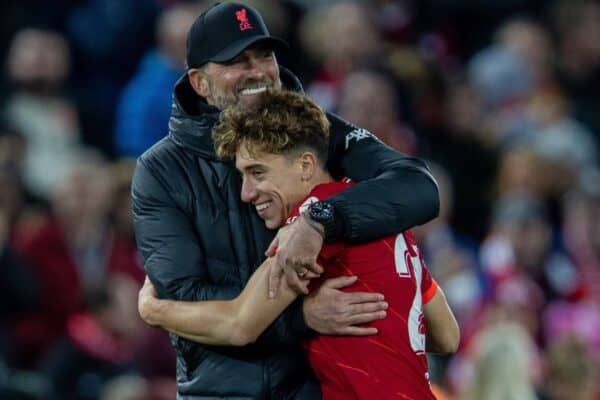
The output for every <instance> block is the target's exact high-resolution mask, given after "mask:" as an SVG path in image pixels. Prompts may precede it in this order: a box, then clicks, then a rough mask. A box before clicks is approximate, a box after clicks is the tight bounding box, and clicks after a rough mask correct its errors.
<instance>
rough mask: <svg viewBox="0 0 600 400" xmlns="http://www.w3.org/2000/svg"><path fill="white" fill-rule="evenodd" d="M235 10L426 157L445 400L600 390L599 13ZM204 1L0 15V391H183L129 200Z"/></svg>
mask: <svg viewBox="0 0 600 400" xmlns="http://www.w3.org/2000/svg"><path fill="white" fill-rule="evenodd" d="M242 2H245V3H247V4H250V5H252V6H254V7H256V8H257V9H258V10H259V11H261V13H262V14H263V16H264V18H265V20H266V22H267V25H268V26H269V28H270V30H271V33H272V34H274V35H277V36H280V37H283V38H285V39H286V40H287V41H288V42H289V43H290V44H291V48H292V51H290V52H289V53H287V54H281V55H279V57H278V58H279V61H280V63H281V64H282V65H284V66H286V67H288V68H290V69H291V70H292V71H294V72H295V73H296V74H297V75H298V76H299V77H300V79H301V81H302V82H303V84H304V87H305V90H306V92H307V93H308V94H309V95H310V96H311V97H312V98H313V99H315V100H316V101H317V102H318V103H319V104H320V105H321V106H322V107H323V108H324V109H326V110H328V111H334V112H336V113H338V114H340V115H341V116H342V117H343V118H345V119H347V120H349V121H351V122H353V123H355V124H357V125H359V126H361V127H363V128H366V129H368V130H370V131H371V132H373V133H374V134H376V135H377V136H378V137H379V138H380V139H381V140H382V141H383V142H385V143H387V144H388V145H389V146H391V147H393V148H395V149H397V150H399V151H401V152H404V153H407V154H411V155H415V156H418V157H421V158H424V159H426V160H427V161H428V163H429V165H430V166H431V169H432V173H433V175H434V176H435V177H436V179H437V181H438V183H439V187H440V196H441V201H442V207H441V211H440V216H439V217H438V218H437V219H436V220H434V221H432V222H430V223H428V224H426V225H424V226H421V227H418V228H415V229H414V233H415V234H416V236H417V237H418V239H419V242H420V245H421V248H422V250H423V252H424V254H425V260H426V262H427V264H428V266H429V268H430V270H431V271H432V274H433V275H434V277H435V278H436V280H437V281H438V283H439V284H440V286H441V287H442V288H443V289H444V291H445V293H446V296H447V297H448V300H449V303H450V304H451V306H452V308H453V310H454V312H455V314H456V316H457V318H458V320H459V324H460V326H461V331H462V339H461V345H460V349H459V351H458V353H457V354H456V355H455V356H452V357H446V358H441V357H435V356H432V357H430V374H431V380H432V383H433V384H434V385H435V390H436V391H437V393H438V396H439V398H440V399H466V400H475V399H477V400H481V399H485V400H496V399H515V400H528V399H542V400H598V399H600V379H599V378H600V164H599V157H600V154H599V151H600V39H599V38H600V2H598V1H597V0H552V1H544V0H510V1H509V0H482V1H470V0H368V1H367V0H363V1H350V0H327V1H325V0H282V1H275V0H252V1H250V0H248V1H242ZM212 3H213V2H212V1H195V2H191V1H177V0H120V1H119V0H46V1H36V0H23V1H20V2H10V4H3V5H2V6H0V7H1V9H2V10H1V12H0V21H1V23H0V53H2V54H3V55H4V57H3V58H2V59H3V60H5V64H4V69H3V70H2V76H1V78H0V90H1V91H2V93H3V96H1V100H0V115H1V118H0V297H1V298H0V398H2V399H4V398H6V399H19V400H37V399H44V400H45V399H77V400H88V399H99V400H108V399H110V400H121V399H122V400H125V399H127V400H142V399H157V400H159V399H160V400H162V399H173V398H174V393H175V382H174V374H175V373H174V362H175V361H174V354H173V352H172V350H171V348H170V345H169V343H168V336H167V335H166V334H165V333H164V332H161V331H159V330H156V329H152V328H149V327H146V326H144V325H143V323H142V322H141V320H140V319H139V317H138V315H137V310H136V300H137V297H136V296H137V290H138V288H139V287H140V285H141V282H142V281H143V278H144V272H143V268H142V266H141V265H140V262H139V258H138V256H137V253H136V248H135V238H134V235H133V228H132V221H131V211H130V193H129V188H130V182H131V174H132V170H133V165H134V163H135V157H137V156H138V155H140V154H141V153H142V152H143V151H144V150H146V149H147V148H149V147H150V146H151V145H152V144H153V143H154V142H156V141H157V140H159V139H160V138H161V137H163V136H164V135H165V134H166V133H167V127H168V119H169V115H170V104H171V90H172V88H173V85H174V83H175V81H176V80H177V78H178V77H179V76H180V75H181V74H182V73H183V72H184V70H185V65H184V58H185V36H186V32H187V29H188V27H189V26H190V25H191V23H192V22H193V20H194V19H195V17H196V16H197V15H199V13H200V12H201V11H202V10H203V9H204V8H206V7H208V6H209V5H210V4H212Z"/></svg>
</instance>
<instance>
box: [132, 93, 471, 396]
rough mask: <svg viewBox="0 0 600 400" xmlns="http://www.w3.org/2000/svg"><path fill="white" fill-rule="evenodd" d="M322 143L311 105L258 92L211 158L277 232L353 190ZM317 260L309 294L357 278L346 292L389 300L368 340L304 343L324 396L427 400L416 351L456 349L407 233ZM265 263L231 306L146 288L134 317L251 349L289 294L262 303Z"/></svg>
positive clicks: (326, 251)
mask: <svg viewBox="0 0 600 400" xmlns="http://www.w3.org/2000/svg"><path fill="white" fill-rule="evenodd" d="M283 126H285V127H286V128H284V129H283V130H282V127H283ZM328 137H329V121H328V120H327V117H326V116H325V114H324V113H323V112H322V111H321V110H320V109H319V107H318V106H317V105H316V104H314V103H313V102H312V101H311V100H310V99H308V98H306V97H305V96H303V95H300V94H297V93H293V92H288V91H277V92H269V93H267V94H265V95H263V97H262V98H261V99H260V100H259V102H258V105H257V107H251V108H250V109H247V108H246V107H240V106H237V107H234V108H228V109H226V110H225V111H224V112H223V113H222V114H221V119H220V122H219V124H218V125H217V127H216V128H215V130H214V137H213V138H214V142H215V147H216V149H217V150H216V151H217V154H219V156H221V157H223V158H235V165H236V168H237V169H238V170H239V171H240V173H241V175H242V200H243V201H244V202H247V203H251V204H252V205H254V207H255V208H256V211H257V212H258V215H259V216H260V218H261V219H262V220H263V221H264V222H265V225H266V226H267V227H269V228H278V227H280V226H283V225H284V224H287V225H288V226H293V225H294V224H297V223H300V221H301V220H302V219H307V218H309V217H308V216H307V214H306V212H307V209H308V207H310V206H311V205H312V206H314V205H315V204H318V202H320V201H325V200H327V199H328V198H329V197H331V196H333V195H335V194H336V193H340V192H342V191H344V190H347V189H348V188H350V187H352V186H353V184H352V183H351V182H349V181H348V180H347V179H345V180H342V181H335V180H334V179H333V177H332V176H331V175H330V174H329V173H328V172H327V170H326V168H325V159H326V157H327V141H328ZM375 259H377V262H373V260H375ZM318 260H319V263H320V264H321V265H322V266H323V267H324V268H325V272H324V275H323V276H322V277H320V278H319V279H315V280H314V281H313V282H311V288H312V290H315V288H318V287H319V286H320V285H322V284H324V281H325V280H326V279H328V278H336V277H345V278H346V279H354V277H356V278H357V279H356V281H353V282H355V283H354V285H352V287H349V288H347V289H345V291H350V292H356V291H365V292H381V293H382V294H383V295H384V296H385V299H386V300H387V302H388V303H389V308H388V310H387V314H388V316H387V317H386V311H380V318H381V319H380V320H377V321H374V322H372V323H371V324H370V326H371V327H372V328H375V329H377V331H378V335H377V336H374V337H372V338H368V339H367V338H360V337H355V336H345V337H333V336H326V335H319V336H316V337H314V338H311V339H309V340H307V341H306V342H305V346H304V348H305V352H306V353H307V356H308V359H309V362H310V364H311V366H312V368H313V370H314V371H315V372H316V374H317V376H318V378H319V380H320V382H321V388H322V393H323V399H324V400H334V399H335V400H346V399H380V400H384V399H400V398H404V399H423V400H425V399H434V396H433V394H432V392H431V388H430V384H429V379H428V371H427V360H426V357H425V351H426V350H428V351H435V352H441V353H448V352H453V351H456V348H457V347H458V341H459V330H458V324H457V323H456V320H455V318H454V316H453V314H452V312H451V311H450V308H449V306H448V304H447V302H446V300H445V297H444V294H443V292H442V291H441V289H439V288H438V286H437V284H436V283H435V281H434V280H433V279H432V278H431V276H430V275H429V272H428V270H427V268H426V267H425V264H424V262H423V259H422V258H421V256H420V252H419V248H418V246H417V243H416V241H415V239H414V237H413V236H412V234H411V233H410V231H405V232H402V233H400V234H394V235H390V236H388V237H385V238H382V239H380V240H375V241H371V242H368V243H365V244H361V245H348V244H345V243H336V244H326V245H324V246H323V248H322V249H321V252H320V254H319V259H318ZM272 261H273V260H272V259H271V258H269V259H268V260H267V261H265V262H264V263H263V265H262V266H261V267H260V268H259V269H258V270H257V271H256V272H255V273H254V274H253V276H252V277H251V278H250V281H249V283H248V284H247V285H246V287H245V288H244V290H243V291H242V293H241V294H240V295H239V296H238V297H236V298H235V299H234V300H231V301H203V302H197V303H185V302H173V301H162V300H157V299H155V298H154V296H153V291H152V288H151V286H150V284H146V287H145V289H144V290H143V291H142V292H141V293H140V314H141V315H142V316H143V317H144V319H145V320H146V321H147V322H148V323H150V324H153V325H160V326H167V327H169V329H171V330H173V332H174V333H177V334H179V335H182V336H185V337H188V338H190V339H192V340H197V341H199V342H200V343H205V344H211V345H238V346H243V345H246V344H248V343H252V342H254V341H255V340H256V339H257V337H258V336H259V335H260V333H261V332H262V331H263V330H264V329H266V328H267V326H268V325H269V324H270V323H271V322H272V321H273V320H274V319H275V318H276V317H277V316H278V315H279V314H280V313H281V312H282V311H283V310H284V309H285V308H286V307H287V306H288V305H289V304H290V303H291V302H292V301H293V300H294V299H295V298H296V296H298V293H297V292H295V291H294V290H292V289H291V288H290V287H289V286H287V283H286V282H284V283H283V288H282V290H281V295H280V296H278V297H277V298H276V299H268V298H267V296H266V292H267V290H266V289H267V284H268V279H267V278H268V275H267V272H269V269H270V268H272V267H273V265H272ZM305 283H308V281H307V280H305ZM149 286H150V287H149Z"/></svg>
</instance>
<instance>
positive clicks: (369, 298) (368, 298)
mask: <svg viewBox="0 0 600 400" xmlns="http://www.w3.org/2000/svg"><path fill="white" fill-rule="evenodd" d="M341 295H342V296H344V297H345V299H344V301H345V302H346V303H347V304H360V303H371V302H375V301H383V300H384V299H385V297H384V296H383V295H382V294H381V293H369V292H350V293H348V292H344V293H342V294H341Z"/></svg>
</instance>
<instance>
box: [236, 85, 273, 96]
mask: <svg viewBox="0 0 600 400" xmlns="http://www.w3.org/2000/svg"><path fill="white" fill-rule="evenodd" d="M266 91H267V87H266V86H259V87H256V88H247V89H242V90H240V94H241V95H242V96H250V95H253V94H258V93H263V92H266Z"/></svg>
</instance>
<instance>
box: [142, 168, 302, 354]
mask: <svg viewBox="0 0 600 400" xmlns="http://www.w3.org/2000/svg"><path fill="white" fill-rule="evenodd" d="M157 176H159V175H158V174H156V175H153V174H152V171H151V168H149V167H148V165H147V164H145V163H144V161H143V158H140V159H139V160H138V163H137V165H136V169H135V173H134V176H133V183H132V206H133V218H134V226H135V234H136V241H137V246H138V250H139V252H140V254H141V256H142V259H143V262H144V268H145V270H146V273H147V274H148V276H149V278H150V280H151V281H152V283H153V284H154V286H155V287H156V290H157V292H158V295H159V297H161V298H168V299H174V300H186V301H202V300H228V299H233V298H234V297H236V296H237V295H238V294H239V293H240V292H241V289H242V288H241V286H236V285H215V284H214V283H212V281H211V278H210V276H209V273H208V267H207V265H206V258H205V254H204V252H203V250H202V248H201V246H199V245H198V243H199V240H198V238H197V234H196V232H195V230H194V228H193V227H192V225H191V224H190V222H189V218H188V216H187V215H186V214H185V213H184V212H183V211H182V210H181V209H180V208H179V207H178V206H177V203H179V204H185V201H186V200H185V199H178V200H179V201H176V197H175V196H176V194H174V193H170V192H169V191H168V190H167V189H166V188H165V186H166V185H164V184H163V183H162V182H161V181H160V179H158V178H157ZM311 332H312V331H310V330H309V329H308V327H307V326H306V324H305V323H304V318H303V314H302V302H301V301H300V300H297V301H295V302H294V303H293V304H292V305H290V307H288V309H286V311H284V313H283V314H282V315H280V316H279V317H278V319H277V320H276V321H275V322H274V323H273V324H272V325H271V326H270V327H269V328H268V329H267V331H266V332H265V334H263V335H262V336H261V338H260V339H259V342H257V346H261V345H265V346H267V347H269V346H272V344H273V343H293V342H296V341H297V340H299V339H301V338H303V337H306V336H308V335H310V334H311ZM261 339H262V340H261ZM269 342H270V343H269ZM257 346H254V347H257Z"/></svg>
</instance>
